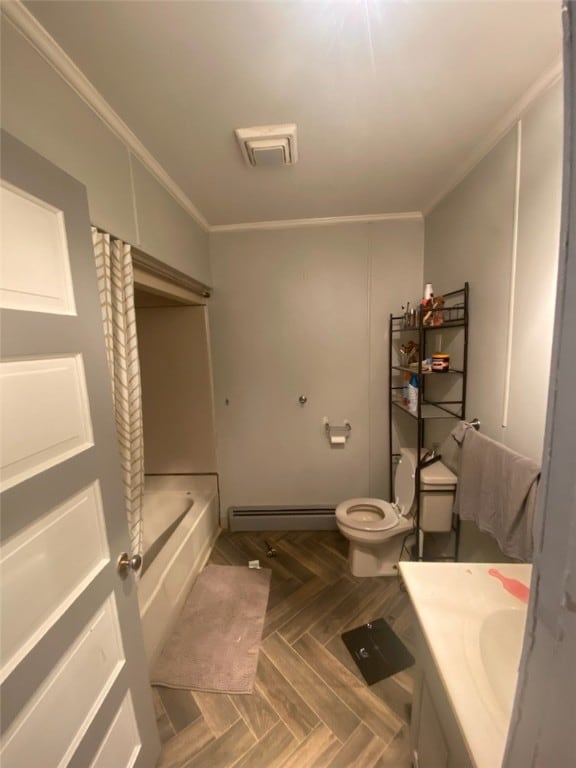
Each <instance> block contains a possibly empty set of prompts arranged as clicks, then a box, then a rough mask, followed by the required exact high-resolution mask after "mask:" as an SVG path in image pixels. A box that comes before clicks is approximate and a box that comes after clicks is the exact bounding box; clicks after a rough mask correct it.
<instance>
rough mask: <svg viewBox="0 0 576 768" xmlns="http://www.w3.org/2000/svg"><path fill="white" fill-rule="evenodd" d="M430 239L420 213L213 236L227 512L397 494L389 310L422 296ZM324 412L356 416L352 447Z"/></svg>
mask: <svg viewBox="0 0 576 768" xmlns="http://www.w3.org/2000/svg"><path fill="white" fill-rule="evenodd" d="M422 248H423V243H422V222H421V220H420V219H419V218H415V219H413V220H404V221H401V220H390V221H382V222H373V223H355V224H335V225H331V226H317V227H301V228H294V229H278V230H260V231H244V232H227V233H224V232H222V233H213V234H212V235H211V253H212V268H213V273H214V282H215V285H216V287H217V290H216V291H215V294H214V297H213V299H212V300H211V303H210V308H209V312H210V324H211V332H212V355H213V361H214V379H215V401H216V431H217V452H218V466H219V471H220V481H221V483H220V489H221V495H222V505H221V507H222V514H223V517H224V520H225V519H226V515H227V509H228V507H229V506H261V505H262V506H268V505H270V506H297V505H308V504H321V505H332V506H336V504H338V503H339V502H341V501H342V500H344V499H346V498H350V497H353V496H376V497H381V498H382V497H387V494H388V487H387V478H388V473H387V469H386V467H387V439H386V434H387V419H388V406H387V399H386V392H387V388H386V380H387V363H386V355H387V351H386V350H387V338H386V334H387V328H388V314H389V312H391V311H398V310H399V308H400V305H401V304H402V303H403V302H404V301H405V300H414V298H416V296H417V293H418V292H419V290H420V289H419V286H420V285H421V282H422ZM415 292H416V295H415ZM300 395H305V396H306V397H307V398H308V401H307V403H306V404H305V405H304V406H302V405H300V404H299V402H298V398H299V396H300ZM325 416H326V417H327V418H328V419H329V420H330V421H331V422H332V423H336V424H342V423H343V421H344V420H345V419H348V420H349V421H350V423H351V425H352V432H351V434H350V437H349V439H348V441H347V443H346V445H345V447H342V448H340V447H338V448H333V447H331V446H330V445H329V443H328V441H327V438H326V435H325V432H324V425H323V422H322V420H323V417H325Z"/></svg>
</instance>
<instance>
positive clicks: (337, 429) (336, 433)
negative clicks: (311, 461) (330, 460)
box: [324, 416, 352, 445]
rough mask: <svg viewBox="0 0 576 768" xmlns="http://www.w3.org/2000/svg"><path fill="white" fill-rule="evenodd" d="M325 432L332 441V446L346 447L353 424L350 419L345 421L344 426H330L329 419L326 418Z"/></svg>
mask: <svg viewBox="0 0 576 768" xmlns="http://www.w3.org/2000/svg"><path fill="white" fill-rule="evenodd" d="M324 431H325V432H326V435H327V437H328V440H329V441H330V445H345V444H346V440H347V439H348V437H349V436H350V432H352V424H350V422H349V421H348V419H344V424H342V425H339V424H330V422H329V421H328V418H327V417H326V416H324Z"/></svg>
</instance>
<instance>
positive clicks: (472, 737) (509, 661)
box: [400, 562, 532, 768]
mask: <svg viewBox="0 0 576 768" xmlns="http://www.w3.org/2000/svg"><path fill="white" fill-rule="evenodd" d="M491 569H492V571H493V572H494V571H497V573H496V574H495V575H491V574H490V573H489V571H490V570H491ZM531 571H532V566H531V565H523V564H518V565H517V564H504V563H497V564H490V563H408V562H407V563H402V562H401V563H400V572H401V574H402V578H403V579H404V583H405V584H406V588H407V590H408V593H409V595H410V598H411V600H412V603H413V605H414V608H415V611H416V614H417V616H418V620H419V622H420V626H421V629H422V632H423V635H424V637H425V639H426V642H427V644H428V647H429V649H430V652H431V654H432V658H433V659H434V662H435V664H436V667H437V670H438V673H439V675H440V678H441V680H442V683H443V685H444V687H445V689H446V693H447V695H448V698H449V700H450V703H451V706H452V709H453V711H454V714H455V716H456V719H457V721H458V724H459V726H460V729H461V732H462V735H463V737H464V739H465V742H466V745H467V747H468V751H469V753H470V756H471V757H472V759H473V760H474V762H475V764H476V766H477V768H497V766H500V765H501V763H502V757H503V754H504V747H505V745H506V736H507V733H508V726H509V723H510V716H511V713H512V703H513V700H514V692H515V689H516V681H517V677H518V665H519V662H520V653H521V650H522V640H523V635H524V626H525V623H526V612H527V602H526V601H527V589H526V588H527V587H529V586H530V577H531ZM498 575H499V576H500V577H498ZM502 579H504V581H506V580H507V579H513V580H514V581H513V582H512V583H510V582H507V581H506V586H507V587H508V588H509V589H511V590H512V591H513V592H516V593H518V594H519V596H516V595H515V594H512V593H511V592H510V591H509V590H508V589H507V588H506V586H505V585H504V584H503V582H502ZM522 593H524V594H522Z"/></svg>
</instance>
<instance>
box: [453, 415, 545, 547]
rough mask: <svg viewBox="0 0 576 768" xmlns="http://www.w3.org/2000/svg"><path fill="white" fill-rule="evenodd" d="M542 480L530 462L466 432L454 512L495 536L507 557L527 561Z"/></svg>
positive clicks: (500, 446)
mask: <svg viewBox="0 0 576 768" xmlns="http://www.w3.org/2000/svg"><path fill="white" fill-rule="evenodd" d="M539 476H540V467H539V466H538V464H536V462H534V461H532V459H528V458H526V457H525V456H521V455H520V454H519V453H515V452H514V451H511V450H510V449H509V448H506V446H504V445H502V444H501V443H497V442H496V441H495V440H491V439H490V438H489V437H485V436H484V435H481V434H480V433H478V432H476V431H475V430H474V429H467V430H466V432H465V434H464V440H463V443H462V451H461V457H460V474H459V478H458V488H457V492H456V501H455V505H454V511H455V512H456V513H457V514H459V515H460V518H461V519H462V520H473V521H474V522H475V523H476V525H477V526H478V528H480V530H481V531H485V532H486V533H489V534H491V535H492V536H493V537H494V538H495V539H496V541H497V542H498V545H499V547H500V549H501V550H502V552H503V553H504V554H505V555H508V556H509V557H513V558H516V559H517V560H524V561H529V560H531V558H532V550H533V538H532V527H533V522H534V506H535V502H536V490H537V486H538V478H539Z"/></svg>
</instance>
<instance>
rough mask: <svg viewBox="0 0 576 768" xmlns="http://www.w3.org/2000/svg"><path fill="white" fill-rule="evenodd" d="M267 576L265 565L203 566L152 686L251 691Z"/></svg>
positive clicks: (233, 691) (196, 689)
mask: <svg viewBox="0 0 576 768" xmlns="http://www.w3.org/2000/svg"><path fill="white" fill-rule="evenodd" d="M270 575H271V571H270V570H269V569H268V568H263V569H256V568H241V567H238V566H232V565H208V566H206V568H205V569H204V570H203V571H202V572H201V573H200V575H199V576H198V578H197V579H196V582H195V584H194V586H193V587H192V589H191V591H190V594H189V595H188V597H187V598H186V602H185V603H184V607H183V609H182V613H181V614H180V617H179V619H178V623H177V625H176V629H175V630H174V633H173V634H172V636H171V637H170V638H169V640H168V642H167V643H166V645H165V646H164V648H163V650H162V653H161V654H160V658H159V659H158V661H157V663H156V665H155V667H154V670H153V674H152V684H153V685H164V686H167V687H168V688H187V689H190V690H195V691H214V692H219V693H251V692H252V690H253V688H254V678H255V676H256V667H257V666H258V652H259V650H260V640H261V638H262V629H263V627H264V617H265V614H266V606H267V604H268V593H269V591H270Z"/></svg>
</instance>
